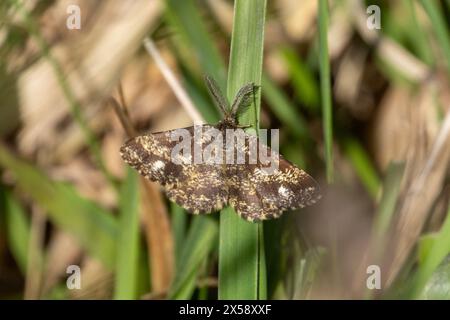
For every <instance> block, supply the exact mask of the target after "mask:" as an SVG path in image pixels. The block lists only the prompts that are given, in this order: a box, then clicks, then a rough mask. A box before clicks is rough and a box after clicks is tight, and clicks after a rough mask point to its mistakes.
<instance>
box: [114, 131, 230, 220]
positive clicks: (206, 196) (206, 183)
mask: <svg viewBox="0 0 450 320" xmlns="http://www.w3.org/2000/svg"><path fill="white" fill-rule="evenodd" d="M200 127H201V128H200ZM200 127H198V126H197V130H202V132H205V131H207V130H210V129H212V128H214V127H213V126H210V125H202V126H200ZM195 130H196V126H191V127H187V128H182V129H175V130H169V131H164V132H157V133H149V134H144V135H141V136H137V137H135V138H132V139H130V140H128V141H127V142H126V143H125V144H124V145H123V146H122V147H121V156H122V158H123V159H124V161H125V162H126V163H128V164H129V165H130V166H131V167H133V168H134V169H136V170H137V171H138V172H139V173H140V174H141V175H143V176H144V177H146V178H148V179H150V180H152V181H157V182H159V183H160V184H161V185H162V186H163V189H164V191H165V193H166V194H167V196H168V198H169V199H170V200H171V201H173V202H175V203H177V204H178V205H180V206H181V207H183V208H184V209H186V210H187V211H189V212H192V213H208V212H212V211H215V210H219V209H221V208H222V207H223V206H224V204H225V203H226V201H227V198H228V194H227V188H226V185H225V184H224V181H225V179H224V172H223V167H222V166H220V165H219V166H218V165H214V164H205V163H201V164H194V138H193V137H194V133H195ZM177 137H178V138H177ZM188 137H190V138H191V139H190V141H189V142H187V140H184V139H186V138H188ZM180 142H185V143H187V144H186V149H187V151H189V152H186V153H183V152H182V151H181V152H174V150H175V148H177V146H179V144H180ZM209 142H210V141H208V140H207V139H206V140H202V141H201V143H200V145H201V149H200V150H203V149H204V147H205V146H206V145H207V144H208V143H209Z"/></svg>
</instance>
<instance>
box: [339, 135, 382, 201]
mask: <svg viewBox="0 0 450 320" xmlns="http://www.w3.org/2000/svg"><path fill="white" fill-rule="evenodd" d="M344 149H345V153H346V154H347V157H348V158H349V159H350V162H351V163H352V165H353V168H354V169H355V171H356V173H357V174H358V176H359V178H360V180H361V182H362V184H363V185H364V187H365V188H366V190H367V192H368V193H369V194H370V195H371V196H372V198H373V199H376V198H377V195H378V191H379V189H380V185H381V183H380V179H379V178H378V174H377V172H376V170H375V168H374V166H373V164H372V162H371V160H370V157H369V155H368V154H367V152H366V151H365V150H364V149H363V147H362V146H361V144H360V143H359V142H358V141H357V140H356V139H353V138H348V139H346V140H345V141H344Z"/></svg>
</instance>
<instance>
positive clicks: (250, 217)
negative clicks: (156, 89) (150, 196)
mask: <svg viewBox="0 0 450 320" xmlns="http://www.w3.org/2000/svg"><path fill="white" fill-rule="evenodd" d="M205 82H206V86H207V88H208V91H209V93H210V95H211V97H212V99H213V101H214V103H215V105H216V107H218V108H219V109H220V110H221V112H222V114H223V119H222V120H221V121H220V122H219V123H217V124H215V125H209V124H205V125H200V126H191V127H187V128H182V129H175V130H169V131H163V132H156V133H147V134H144V135H140V136H137V137H135V138H132V139H130V140H128V141H126V142H125V144H124V145H123V146H122V147H121V149H120V153H121V156H122V158H123V160H124V161H125V162H126V163H127V164H129V165H130V166H131V167H133V168H134V169H136V170H137V171H138V172H139V173H140V174H141V175H143V176H144V177H146V178H148V179H150V180H152V181H157V182H159V183H160V184H161V185H162V187H163V189H164V191H165V193H166V195H167V197H168V198H169V199H170V200H171V201H173V202H175V203H177V204H178V205H180V206H181V207H183V208H184V209H186V210H187V211H188V212H191V213H194V214H199V213H210V212H214V211H218V210H220V209H222V208H223V207H224V206H226V205H230V206H231V207H233V208H234V210H235V211H236V212H237V214H238V215H239V216H240V217H242V218H244V219H245V220H247V221H252V222H256V221H260V220H266V219H271V218H277V217H279V216H280V215H281V214H282V213H283V211H286V210H294V209H298V208H303V207H305V206H307V205H312V204H314V203H315V202H316V201H317V200H318V199H319V198H320V192H319V186H318V184H317V182H316V181H315V180H314V179H313V178H312V177H311V176H309V175H308V174H307V173H306V172H305V171H303V170H302V169H300V168H298V167H296V166H295V165H294V164H292V163H291V162H289V161H288V160H286V159H284V158H283V157H282V156H281V155H280V154H278V153H277V152H276V151H274V150H272V149H271V148H270V147H268V146H266V145H265V144H264V143H262V142H261V141H260V139H259V138H258V137H257V136H256V135H253V134H250V133H247V132H245V131H243V128H246V127H248V126H242V125H240V124H239V123H238V120H237V119H238V115H240V114H242V113H243V112H245V111H246V110H247V109H248V108H249V106H250V105H251V103H252V101H253V99H254V97H255V94H256V93H257V91H258V87H257V86H255V85H254V84H253V83H248V84H246V85H244V86H243V87H242V88H240V89H239V90H238V92H237V94H236V97H235V99H234V101H233V103H232V104H231V105H230V104H229V103H228V101H227V100H226V99H225V97H224V96H223V95H222V93H221V91H220V89H219V87H218V85H217V83H216V82H215V81H214V80H213V79H212V78H210V77H208V76H206V77H205ZM238 130H241V131H242V132H244V134H243V135H242V134H241V138H242V137H243V139H241V141H240V142H241V144H234V141H233V146H232V147H230V141H231V140H228V138H226V137H227V134H228V133H229V132H232V133H234V132H235V131H236V132H237V131H238ZM180 131H181V132H183V133H184V134H187V135H190V136H193V137H194V139H191V140H188V141H184V147H185V150H184V151H187V152H185V153H186V154H185V153H182V152H179V153H176V152H175V153H174V151H175V150H176V149H179V147H180V143H181V142H182V141H180V136H179V134H178V133H179V132H180ZM208 132H214V133H215V136H214V138H215V139H216V140H215V141H214V146H213V147H211V145H213V138H212V136H213V135H208V134H207V133H208ZM242 132H241V133H242ZM198 134H203V135H201V136H200V138H197V139H195V137H196V135H198ZM183 140H184V139H183ZM233 148H234V149H235V150H233ZM253 148H254V149H253ZM198 150H204V151H208V152H209V154H210V155H212V158H214V159H217V158H219V159H222V162H220V161H219V162H217V161H215V162H214V161H195V160H198V159H193V158H195V157H197V155H198ZM251 150H253V152H251ZM235 151H236V152H235ZM238 151H240V152H241V155H242V154H243V157H241V159H240V160H241V161H235V160H236V158H237V154H238ZM195 152H197V153H195ZM255 152H256V154H257V155H260V154H265V155H266V156H268V157H269V159H276V160H277V162H276V168H275V169H274V170H271V171H270V170H267V168H268V163H267V161H263V160H264V159H261V158H258V157H254V155H255ZM192 153H194V157H193V156H192ZM235 153H236V155H235ZM201 156H202V154H200V158H201ZM212 158H209V160H211V159H212ZM242 158H243V159H242ZM255 158H256V159H255ZM224 159H227V160H231V161H224ZM267 159H268V158H267V157H266V158H265V160H267ZM200 160H201V159H200ZM242 160H244V161H242Z"/></svg>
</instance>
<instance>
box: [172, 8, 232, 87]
mask: <svg viewBox="0 0 450 320" xmlns="http://www.w3.org/2000/svg"><path fill="white" fill-rule="evenodd" d="M166 8H167V13H168V18H169V22H170V23H171V24H172V25H173V26H174V27H175V28H176V29H177V33H179V34H180V35H181V36H182V39H183V40H184V42H185V43H186V44H187V46H188V47H189V48H190V50H191V51H193V52H194V55H193V57H194V58H195V60H196V61H195V62H196V63H198V64H199V65H200V66H201V67H202V69H203V71H204V72H206V73H207V74H208V75H210V76H212V77H213V78H214V79H215V80H216V81H217V83H218V84H219V86H220V87H221V89H222V91H223V92H224V90H223V89H225V84H226V83H225V81H226V75H225V66H224V63H223V61H222V57H221V56H220V53H219V51H218V49H217V48H216V47H215V46H214V42H213V40H212V38H211V35H210V32H209V30H207V28H206V26H205V23H204V22H203V21H202V17H201V15H200V12H199V8H198V6H197V4H196V2H195V1H180V0H168V1H166ZM190 64H191V65H192V61H190Z"/></svg>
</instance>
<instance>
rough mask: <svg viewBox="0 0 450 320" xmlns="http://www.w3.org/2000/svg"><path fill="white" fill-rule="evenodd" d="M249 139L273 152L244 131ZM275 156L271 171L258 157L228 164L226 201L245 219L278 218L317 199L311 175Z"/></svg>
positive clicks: (317, 187)
mask: <svg viewBox="0 0 450 320" xmlns="http://www.w3.org/2000/svg"><path fill="white" fill-rule="evenodd" d="M249 139H256V140H257V142H258V150H259V149H260V148H264V150H265V151H263V152H265V153H266V154H267V155H269V156H270V155H271V154H272V153H274V151H272V150H271V149H270V148H269V147H267V146H265V145H264V144H262V143H261V142H260V141H259V139H258V138H256V137H255V136H251V135H247V137H246V140H247V141H248V140H249ZM246 145H248V142H246ZM277 157H278V166H277V168H276V169H275V170H274V171H273V172H271V171H267V166H266V165H263V164H262V163H261V162H260V160H259V158H258V162H257V164H248V163H246V164H241V165H231V166H228V174H227V176H228V177H229V179H230V183H229V193H228V203H229V204H230V205H231V206H232V207H233V208H234V209H235V211H236V212H237V213H238V215H239V216H241V217H242V218H244V219H245V220H248V221H254V222H256V221H260V220H266V219H273V218H278V217H279V216H280V215H281V214H282V213H283V211H286V210H295V209H299V208H304V207H305V206H308V205H312V204H314V203H316V201H317V200H319V199H320V197H321V195H320V188H319V185H318V183H317V182H316V181H315V180H314V179H313V178H312V177H311V176H309V175H308V174H307V173H306V172H305V171H303V170H302V169H300V168H298V167H296V166H295V165H294V164H292V163H291V162H289V161H288V160H286V159H284V158H283V156H281V155H280V154H277Z"/></svg>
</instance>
